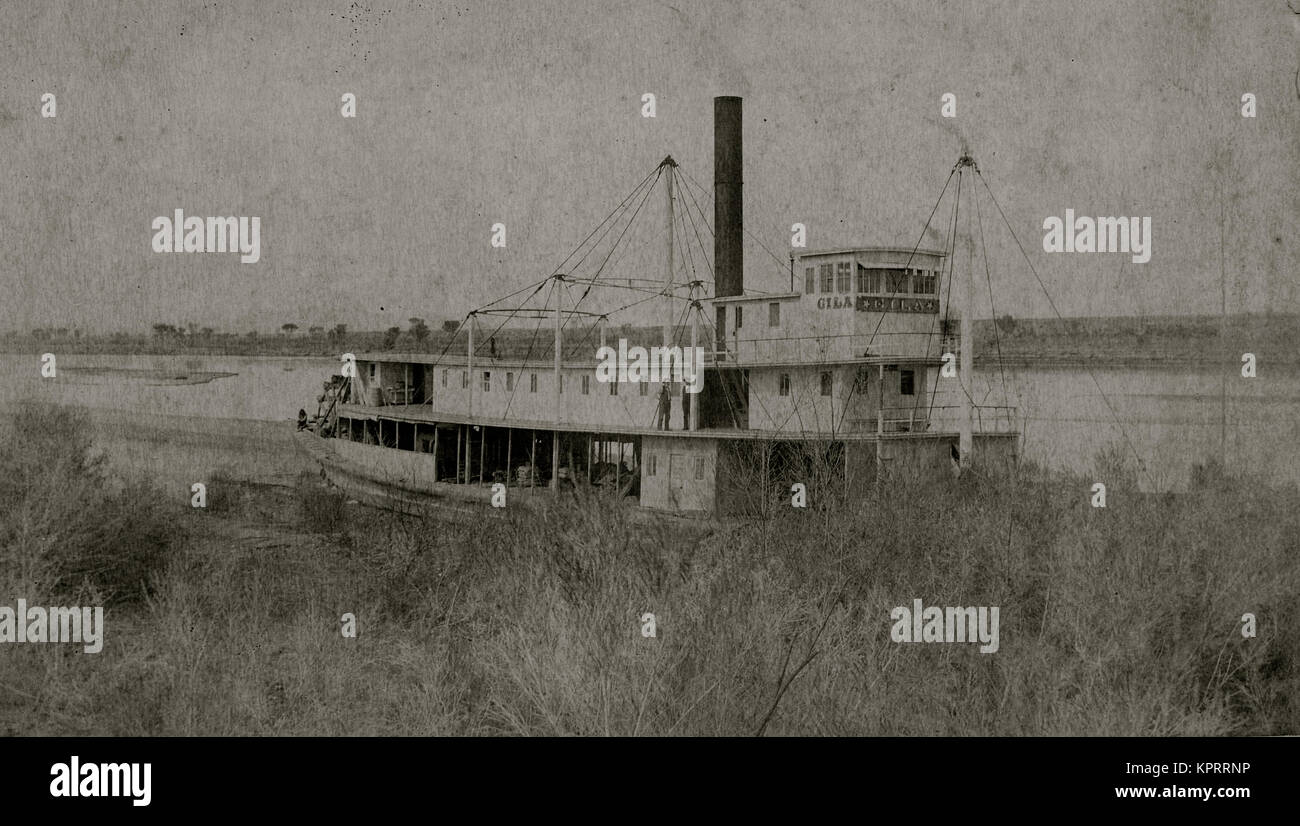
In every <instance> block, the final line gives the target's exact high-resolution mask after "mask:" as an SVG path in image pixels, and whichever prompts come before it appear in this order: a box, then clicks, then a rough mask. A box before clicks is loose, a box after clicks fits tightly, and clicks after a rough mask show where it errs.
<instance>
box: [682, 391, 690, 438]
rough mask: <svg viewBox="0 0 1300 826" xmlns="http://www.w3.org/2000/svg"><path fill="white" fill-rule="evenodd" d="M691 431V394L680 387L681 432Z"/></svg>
mask: <svg viewBox="0 0 1300 826" xmlns="http://www.w3.org/2000/svg"><path fill="white" fill-rule="evenodd" d="M690 429H691V394H690V393H688V392H687V391H686V387H685V385H683V386H682V430H690Z"/></svg>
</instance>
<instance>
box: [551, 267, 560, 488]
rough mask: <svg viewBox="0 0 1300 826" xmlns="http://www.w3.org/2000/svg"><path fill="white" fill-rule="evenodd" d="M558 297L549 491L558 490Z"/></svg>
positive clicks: (558, 306) (556, 306) (556, 298)
mask: <svg viewBox="0 0 1300 826" xmlns="http://www.w3.org/2000/svg"><path fill="white" fill-rule="evenodd" d="M560 346H561V344H560V296H559V293H558V291H557V293H556V296H555V429H554V430H552V431H551V490H554V491H558V490H559V489H560V380H561V376H560Z"/></svg>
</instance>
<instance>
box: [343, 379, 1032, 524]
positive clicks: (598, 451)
mask: <svg viewBox="0 0 1300 826" xmlns="http://www.w3.org/2000/svg"><path fill="white" fill-rule="evenodd" d="M324 433H325V435H328V436H332V437H334V438H332V439H331V440H330V442H331V446H332V447H333V448H334V450H335V451H336V453H337V455H338V458H339V460H340V461H342V462H344V463H346V464H347V465H348V466H350V467H352V468H354V469H355V470H356V471H357V472H360V473H362V474H363V475H364V476H366V477H367V478H370V479H372V480H373V481H375V482H376V483H380V484H385V485H389V486H393V487H396V488H400V489H403V490H408V491H414V492H425V493H433V492H434V491H435V490H436V491H437V492H438V494H439V495H443V496H445V495H447V493H448V491H455V490H456V486H463V489H464V491H465V493H466V494H467V496H468V497H469V498H471V499H481V498H483V497H484V496H485V495H486V494H485V490H486V489H487V488H489V487H490V486H492V485H494V484H497V483H501V484H504V485H506V486H507V488H514V489H529V490H537V489H542V490H544V489H546V488H548V487H549V488H562V487H585V488H590V489H593V490H596V491H599V492H603V493H607V494H608V495H610V496H611V497H614V498H616V499H618V500H619V501H626V500H631V501H633V502H635V504H638V505H640V506H641V507H645V508H650V509H656V510H664V511H670V512H678V513H716V514H729V513H743V512H749V511H751V510H753V509H754V508H755V507H766V506H765V505H764V504H763V503H765V502H769V501H771V500H772V499H774V498H780V496H781V495H783V494H782V492H784V495H785V496H788V495H789V491H790V489H791V486H792V485H793V484H795V483H803V484H804V485H805V486H806V489H807V490H808V492H809V495H810V496H814V495H816V492H821V491H825V490H827V489H828V488H829V487H831V486H834V487H836V488H839V487H840V486H841V485H844V486H848V487H850V488H851V487H852V486H854V485H858V484H864V483H871V482H874V481H875V480H877V479H880V478H882V477H889V476H892V475H896V474H899V473H907V474H919V475H923V476H925V475H934V474H947V473H952V472H953V470H954V467H955V463H954V462H953V458H952V457H953V455H954V453H955V450H956V447H957V444H958V439H959V436H958V434H957V433H956V432H926V433H906V432H895V433H838V434H831V433H803V434H791V433H785V432H783V433H777V432H764V431H759V430H739V429H707V430H692V431H686V430H655V429H650V428H630V427H629V428H621V429H619V430H617V431H615V432H593V431H591V430H590V429H589V426H586V427H583V426H581V425H576V424H575V425H566V424H565V423H560V424H559V425H558V426H557V425H556V424H555V423H552V422H530V421H522V420H493V419H488V418H481V417H476V418H475V419H473V420H471V419H469V418H468V417H466V416H458V415H455V414H444V413H441V412H438V411H433V410H431V409H430V407H429V406H427V405H391V406H385V407H383V408H381V409H376V408H373V407H362V406H355V405H342V406H340V407H339V409H338V411H337V415H336V416H335V417H333V418H331V419H330V420H329V421H328V422H327V423H326V425H325V428H324ZM1018 442H1019V438H1018V434H1015V433H985V434H976V435H975V437H974V446H975V452H976V454H977V455H980V456H981V457H982V458H983V459H985V460H988V459H991V458H996V459H998V460H1000V461H1001V460H1006V461H1011V460H1014V458H1015V455H1016V452H1017V447H1018ZM449 486H450V487H449Z"/></svg>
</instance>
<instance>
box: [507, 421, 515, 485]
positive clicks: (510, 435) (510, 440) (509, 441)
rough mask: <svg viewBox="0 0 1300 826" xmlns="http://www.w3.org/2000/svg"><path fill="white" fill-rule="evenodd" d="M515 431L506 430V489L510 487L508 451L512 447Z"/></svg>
mask: <svg viewBox="0 0 1300 826" xmlns="http://www.w3.org/2000/svg"><path fill="white" fill-rule="evenodd" d="M514 442H515V430H514V428H513V427H507V428H506V487H510V451H511V449H512V448H513V447H514Z"/></svg>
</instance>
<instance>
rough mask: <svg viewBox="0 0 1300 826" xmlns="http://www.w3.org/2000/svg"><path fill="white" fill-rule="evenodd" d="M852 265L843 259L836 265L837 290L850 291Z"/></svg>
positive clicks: (839, 291)
mask: <svg viewBox="0 0 1300 826" xmlns="http://www.w3.org/2000/svg"><path fill="white" fill-rule="evenodd" d="M850 266H851V265H850V264H849V262H848V261H841V262H840V263H838V264H836V265H835V292H837V293H846V292H848V291H849V273H850V272H852V270H851V269H850Z"/></svg>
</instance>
